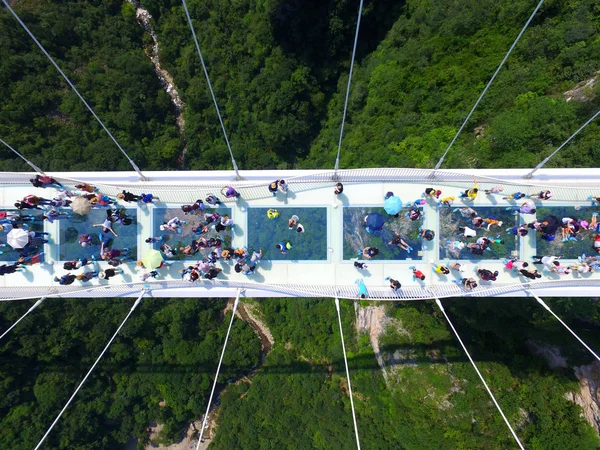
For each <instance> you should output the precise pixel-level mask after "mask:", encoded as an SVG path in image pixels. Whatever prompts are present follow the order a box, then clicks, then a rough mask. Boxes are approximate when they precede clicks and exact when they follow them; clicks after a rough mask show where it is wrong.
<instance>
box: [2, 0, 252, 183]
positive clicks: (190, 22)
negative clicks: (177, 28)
mask: <svg viewBox="0 0 600 450" xmlns="http://www.w3.org/2000/svg"><path fill="white" fill-rule="evenodd" d="M3 1H4V0H3ZM181 1H182V3H183V9H184V10H185V16H186V17H187V21H188V24H189V26H190V30H191V31H192V36H193V38H194V44H196V50H198V56H200V62H201V63H202V69H203V70H204V76H205V77H206V82H207V83H208V89H209V90H210V95H211V97H212V100H213V103H214V104H215V109H216V110H217V116H219V123H220V124H221V130H223V136H224V137H225V143H226V144H227V148H228V149H229V156H231V164H233V170H235V175H236V176H237V177H238V178H241V177H240V174H239V172H238V166H237V164H236V162H235V158H234V157H233V150H231V145H230V144H229V138H228V137H227V131H225V124H224V123H223V118H222V117H221V111H220V110H219V105H218V104H217V98H216V97H215V92H214V91H213V88H212V84H211V82H210V78H209V76H208V70H207V69H206V64H204V58H203V57H202V52H201V51H200V44H199V43H198V38H197V37H196V31H195V30H194V25H193V24H192V18H191V17H190V12H189V11H188V7H187V3H186V2H185V0H181Z"/></svg>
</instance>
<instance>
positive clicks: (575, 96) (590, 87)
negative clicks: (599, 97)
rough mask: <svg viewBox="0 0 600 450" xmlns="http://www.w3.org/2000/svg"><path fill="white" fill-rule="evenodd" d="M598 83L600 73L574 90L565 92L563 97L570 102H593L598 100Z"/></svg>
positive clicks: (599, 81)
mask: <svg viewBox="0 0 600 450" xmlns="http://www.w3.org/2000/svg"><path fill="white" fill-rule="evenodd" d="M598 83H600V71H598V72H596V76H594V77H592V78H590V79H589V80H585V81H582V82H581V83H579V84H578V85H577V86H575V88H574V89H571V90H570V91H567V92H565V93H564V94H563V95H564V97H565V99H566V100H567V101H568V102H570V101H572V100H575V101H577V102H591V101H592V100H594V99H595V98H596V92H597V90H598Z"/></svg>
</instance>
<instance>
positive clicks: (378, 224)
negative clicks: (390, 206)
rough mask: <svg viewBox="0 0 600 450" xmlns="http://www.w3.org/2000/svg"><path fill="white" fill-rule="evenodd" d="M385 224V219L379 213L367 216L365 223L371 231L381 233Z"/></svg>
mask: <svg viewBox="0 0 600 450" xmlns="http://www.w3.org/2000/svg"><path fill="white" fill-rule="evenodd" d="M384 223H385V219H384V218H383V216H382V215H381V214H379V213H376V212H372V213H370V214H369V215H368V216H367V220H366V221H365V225H366V226H367V228H369V229H370V230H371V231H381V229H382V228H383V224H384Z"/></svg>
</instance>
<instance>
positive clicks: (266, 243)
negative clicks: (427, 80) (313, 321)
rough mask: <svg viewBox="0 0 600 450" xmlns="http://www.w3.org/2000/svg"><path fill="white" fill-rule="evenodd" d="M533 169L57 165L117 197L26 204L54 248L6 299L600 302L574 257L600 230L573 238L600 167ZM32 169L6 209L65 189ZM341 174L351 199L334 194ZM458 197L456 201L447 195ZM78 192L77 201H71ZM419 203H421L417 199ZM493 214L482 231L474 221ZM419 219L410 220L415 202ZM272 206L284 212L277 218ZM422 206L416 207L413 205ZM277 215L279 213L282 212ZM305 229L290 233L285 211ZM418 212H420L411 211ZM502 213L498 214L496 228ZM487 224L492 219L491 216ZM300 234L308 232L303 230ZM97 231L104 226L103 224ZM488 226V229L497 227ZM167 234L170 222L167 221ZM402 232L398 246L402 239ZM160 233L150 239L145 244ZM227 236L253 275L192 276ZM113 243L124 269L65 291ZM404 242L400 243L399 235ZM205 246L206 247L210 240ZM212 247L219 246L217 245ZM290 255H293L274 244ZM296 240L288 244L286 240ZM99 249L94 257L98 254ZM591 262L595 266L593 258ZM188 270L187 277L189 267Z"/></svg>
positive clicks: (8, 286)
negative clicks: (87, 203) (127, 197)
mask: <svg viewBox="0 0 600 450" xmlns="http://www.w3.org/2000/svg"><path fill="white" fill-rule="evenodd" d="M526 172H527V171H525V170H517V169H515V170H512V169H511V170H482V171H475V172H473V171H468V170H452V171H447V170H445V171H436V172H435V173H434V172H433V171H429V170H418V169H355V170H343V171H338V172H335V173H334V172H331V171H277V172H276V171H248V172H243V173H242V174H241V175H242V177H243V179H241V180H235V179H234V176H232V173H231V172H226V171H223V172H219V171H216V172H154V173H152V172H149V173H148V175H147V176H148V178H149V180H147V181H138V178H137V174H135V173H134V172H131V173H129V172H118V173H115V172H107V173H54V174H50V175H52V176H53V177H54V178H55V179H57V180H58V181H60V182H61V183H62V184H63V185H64V186H65V188H66V189H67V190H68V191H69V192H71V193H73V194H75V195H77V194H78V193H79V194H81V191H79V190H78V189H76V188H75V185H76V184H78V183H81V182H85V183H89V184H91V185H93V186H96V187H97V188H98V190H97V192H99V193H101V194H105V195H106V196H108V197H109V198H110V199H111V200H114V201H116V203H115V204H112V205H109V206H104V207H94V208H93V209H92V210H91V212H89V213H88V214H83V215H80V214H74V213H73V212H72V210H71V208H60V207H51V206H41V208H42V209H41V210H37V209H28V210H27V209H26V210H23V211H21V214H23V215H27V214H30V215H32V216H34V219H33V220H31V221H27V222H25V223H26V224H27V227H28V231H38V232H45V233H48V235H47V236H42V237H45V238H46V239H47V240H48V241H49V242H47V243H44V244H43V248H41V247H40V251H43V255H42V262H41V263H39V264H34V265H28V266H26V267H27V270H25V271H20V272H16V273H13V274H7V275H5V276H2V277H0V299H5V300H7V299H15V298H39V297H41V296H70V297H83V296H88V297H101V296H106V297H116V296H132V295H137V294H138V293H139V291H140V289H147V290H149V294H148V295H152V296H164V297H177V296H181V297H184V296H185V297H190V296H200V297H221V296H235V291H236V290H237V289H240V288H241V289H243V295H245V296H254V297H260V296H302V297H312V296H314V297H336V296H337V297H339V298H356V297H357V294H358V293H359V289H360V288H361V286H362V285H364V288H362V289H363V292H364V290H366V292H367V298H369V299H381V300H418V299H426V298H436V297H437V298H441V297H450V296H502V295H510V296H515V295H529V291H530V290H532V289H535V290H536V291H537V293H538V294H539V295H544V296H592V295H596V294H597V292H598V290H597V289H598V287H599V286H600V271H598V272H586V273H581V272H580V271H578V270H577V264H578V261H579V260H578V257H581V256H582V254H585V255H586V256H593V255H594V254H595V255H596V256H598V255H599V254H598V252H594V249H593V243H594V239H595V237H596V235H597V230H596V231H594V230H584V229H581V230H578V231H577V232H576V233H572V234H571V238H567V239H566V240H563V235H562V220H563V218H574V219H576V220H577V219H579V221H580V223H581V222H582V223H584V224H585V223H586V222H587V224H588V226H589V224H591V223H593V216H594V213H596V212H600V207H598V206H595V205H593V204H592V202H591V201H590V200H589V199H588V197H590V196H600V173H599V172H598V170H597V169H546V170H542V171H540V172H539V173H538V174H536V177H535V178H534V179H530V180H528V179H524V178H523V175H524V174H525V173H526ZM34 176H35V174H26V173H3V174H2V176H1V183H0V184H1V190H0V202H1V209H2V210H3V211H7V212H15V206H14V203H15V202H16V201H18V200H20V199H22V198H24V197H25V196H27V195H30V194H33V195H35V196H38V197H43V198H45V199H53V198H55V197H57V195H59V192H58V190H57V189H55V188H54V187H48V188H44V189H42V188H34V187H33V186H32V185H31V183H30V182H29V179H30V178H33V177H34ZM474 176H475V180H476V183H477V184H478V189H479V193H478V195H477V197H476V198H475V199H474V200H473V201H470V200H468V199H462V198H460V195H461V193H462V192H464V191H465V190H467V189H471V188H473V186H474ZM276 179H285V180H286V182H287V184H288V185H289V188H288V192H287V193H284V192H282V191H279V192H277V193H276V195H273V194H272V193H271V192H269V189H268V185H269V183H270V182H272V181H274V180H276ZM338 181H340V182H342V183H343V185H344V190H343V193H342V194H340V195H336V194H334V187H335V185H336V183H337V182H338ZM226 185H227V186H232V187H234V188H235V189H236V190H237V191H238V192H239V193H240V197H239V198H237V199H235V198H233V199H227V198H225V197H224V196H223V195H222V194H221V193H220V191H221V188H223V187H224V186H226ZM499 185H501V186H502V187H503V191H502V192H501V193H499V194H489V195H486V193H485V191H486V190H491V189H492V188H493V187H495V186H499ZM427 188H434V189H435V190H440V191H442V192H441V195H439V198H438V199H436V198H434V197H423V193H424V192H425V190H426V189H427ZM123 190H126V191H128V192H132V193H134V194H136V195H139V194H142V193H152V194H153V195H154V197H155V200H154V201H153V202H152V203H148V204H145V203H143V202H129V203H128V202H124V201H121V200H116V196H117V194H119V193H120V192H122V191H123ZM542 190H550V191H551V192H552V196H551V198H550V199H548V200H540V199H537V198H535V195H537V194H538V193H539V192H541V191H542ZM388 192H391V193H393V194H394V196H396V197H399V198H400V200H401V202H402V209H401V210H399V211H398V213H397V214H394V215H392V214H388V212H386V210H385V209H384V199H385V197H386V195H387V193H388ZM517 192H522V193H525V194H531V195H532V200H533V201H534V205H535V208H536V212H535V214H523V213H521V212H520V211H517V210H518V208H519V207H520V206H521V205H522V204H523V202H525V201H526V200H527V199H521V200H510V199H506V198H504V197H506V196H510V195H511V194H514V193H517ZM209 194H214V195H215V196H217V197H218V198H219V199H220V200H221V202H222V203H221V204H219V205H217V206H212V207H211V205H208V204H205V206H206V209H205V210H204V211H195V212H194V213H191V214H187V215H186V214H184V212H183V211H182V209H181V206H182V205H184V204H192V203H194V202H195V201H196V200H197V199H203V200H204V199H205V198H206V197H207V196H208V195H209ZM448 197H454V200H453V202H452V204H451V205H450V206H448V205H447V204H444V203H442V200H444V199H447V198H448ZM71 200H72V198H71ZM415 202H417V205H415ZM121 208H124V209H125V210H124V214H126V215H127V217H129V218H130V219H131V223H130V224H128V225H125V224H119V223H114V224H113V225H112V226H113V230H114V232H115V233H116V234H117V236H113V235H112V234H111V233H110V232H109V233H103V231H102V230H103V229H102V227H101V226H97V225H99V224H102V223H103V222H104V221H105V220H106V217H107V209H112V210H115V209H121ZM466 208H472V209H473V210H474V211H475V212H476V214H475V216H474V217H481V218H482V219H484V220H485V219H488V222H486V223H484V225H483V226H482V227H481V228H477V226H475V225H474V224H473V217H470V216H469V213H470V211H467V210H466ZM51 209H55V210H56V211H58V212H61V213H64V215H65V217H61V218H59V219H57V220H54V221H52V222H49V221H48V220H43V218H42V215H43V214H45V213H46V212H48V211H49V210H51ZM411 209H412V210H416V211H418V213H420V214H419V217H418V218H416V219H415V220H411V218H409V217H408V216H409V212H410V210H411ZM269 210H275V211H276V213H274V212H273V211H271V212H270V211H269ZM214 213H218V214H219V215H220V216H221V217H223V216H228V217H230V218H231V219H232V220H233V226H231V227H227V229H226V230H222V231H220V232H217V231H216V230H215V229H214V225H215V222H213V223H211V224H210V225H209V226H208V227H207V229H206V230H204V231H205V232H202V227H203V224H204V223H205V222H206V220H207V217H208V216H210V215H211V214H214ZM413 214H414V212H413ZM274 215H276V217H273V216H274ZM369 215H371V216H372V217H374V218H376V219H377V220H380V221H381V224H376V227H377V229H376V230H375V233H372V232H371V231H373V230H372V229H371V228H366V227H365V223H364V221H365V217H367V216H369ZM293 216H297V217H296V218H294V219H295V220H297V223H296V224H295V225H294V226H292V227H291V228H290V227H289V223H288V221H289V219H291V218H293ZM548 216H554V217H556V218H557V219H558V221H559V222H560V223H559V224H558V227H557V229H556V231H555V233H554V236H555V239H554V240H551V241H548V240H545V239H542V234H541V233H539V232H536V231H535V230H532V229H530V230H529V231H530V232H528V234H527V235H526V236H523V237H521V236H518V235H515V234H514V233H513V229H516V228H518V227H520V226H522V225H527V224H529V223H533V222H535V221H536V220H538V221H543V220H544V218H546V217H548ZM175 217H177V218H179V219H180V220H181V221H182V223H181V225H180V226H179V227H177V228H179V230H177V229H176V230H175V231H169V230H165V229H161V225H163V224H164V223H168V222H169V220H171V219H173V218H175ZM413 218H414V217H413ZM496 221H497V222H496ZM490 222H491V223H490ZM298 223H299V224H301V226H302V227H301V228H302V229H303V232H298V229H297V224H298ZM95 225H96V226H95ZM488 225H489V229H488ZM464 226H468V227H469V228H471V229H472V230H474V231H473V232H474V233H475V236H474V237H472V236H467V237H464V236H461V228H460V227H464ZM163 228H164V227H163ZM9 230H10V226H5V227H4V230H2V231H1V232H0V243H1V244H6V245H4V246H3V247H2V248H0V250H1V251H2V254H0V264H7V263H8V264H10V262H14V261H15V260H17V259H18V258H19V251H18V250H13V249H12V247H11V246H10V245H7V240H8V232H9ZM421 230H431V231H433V232H434V234H435V237H434V238H433V239H432V240H430V241H429V240H425V239H423V238H421V237H420V236H419V234H420V232H421ZM81 235H89V245H86V246H85V247H83V246H81V245H80V239H79V238H80V236H81ZM396 236H400V237H402V239H403V243H404V244H402V245H400V246H399V245H396V244H397V242H395V237H396ZM151 237H152V238H159V239H160V240H159V241H158V242H154V243H148V242H146V240H147V239H148V238H151ZM217 237H218V238H219V239H220V240H221V241H222V245H221V248H222V249H226V248H231V249H240V248H246V249H247V250H248V252H249V253H250V254H252V253H253V252H258V251H262V253H263V257H262V259H261V260H260V262H258V263H257V264H256V269H255V271H254V273H252V274H247V275H245V274H244V273H243V272H240V273H238V272H236V271H235V260H232V261H233V262H232V261H225V260H224V259H220V260H218V261H217V262H216V263H215V267H217V268H219V269H222V272H220V273H219V275H218V276H217V277H216V278H214V279H211V280H208V279H204V278H200V279H198V280H197V281H195V282H190V281H187V280H186V279H182V271H184V269H185V268H186V267H188V266H189V265H190V264H195V263H196V262H198V261H201V260H202V259H203V258H204V259H206V258H208V257H210V255H211V252H212V251H214V248H213V247H208V248H200V250H199V251H198V252H197V253H195V254H191V255H186V253H190V251H189V250H190V249H189V247H188V246H189V245H190V244H191V243H192V241H194V240H198V239H200V240H202V239H205V240H206V241H210V240H211V238H212V239H215V238H217ZM482 237H487V238H488V239H489V240H490V241H491V244H490V245H489V246H488V247H487V248H486V250H484V251H483V253H482V254H479V253H478V252H473V251H472V250H471V249H470V248H469V246H471V247H472V245H470V244H474V243H476V242H477V240H478V239H480V238H482ZM103 241H104V244H105V247H106V248H107V249H108V248H112V249H118V250H121V251H122V255H121V257H126V259H125V260H124V261H123V263H122V264H121V265H119V268H121V269H122V270H123V273H122V274H117V275H115V276H114V277H112V278H110V279H109V280H107V279H100V278H97V277H95V278H92V279H91V280H90V281H83V280H75V281H74V282H73V283H72V284H70V285H68V286H67V285H60V284H59V282H57V281H55V280H56V278H60V277H61V276H63V275H65V274H67V273H72V274H74V275H78V274H82V273H85V272H100V271H104V270H106V269H109V268H111V266H110V265H108V263H107V262H105V261H103V260H102V259H101V255H100V249H101V247H102V242H103ZM396 241H397V239H396ZM203 242H204V241H203ZM209 243H210V242H209ZM164 244H166V245H168V246H169V247H170V248H172V249H175V250H176V253H175V254H170V253H169V252H167V253H166V254H164V253H163V258H164V261H165V264H164V266H163V267H161V268H158V269H156V271H157V272H158V276H157V277H156V278H147V279H145V280H144V279H143V278H144V277H143V274H144V273H147V272H149V269H148V268H143V267H140V266H139V265H138V264H136V261H143V260H144V258H145V257H146V256H147V254H148V253H149V252H151V251H152V250H158V249H159V248H160V247H161V246H162V245H164ZM278 244H283V245H284V246H289V247H290V248H289V249H286V250H284V251H283V252H282V251H280V250H279V249H277V248H276V245H278ZM288 244H289V245H288ZM368 247H371V248H377V249H378V250H379V254H377V255H376V256H374V257H372V258H371V259H367V258H366V257H364V256H362V255H361V253H362V251H363V249H365V248H368ZM535 255H539V256H550V255H554V256H560V257H561V258H560V261H561V264H562V265H563V266H568V265H571V266H574V267H572V270H571V271H570V273H568V274H564V273H563V274H560V273H557V272H555V271H547V270H546V271H544V270H542V269H543V267H544V266H541V265H536V266H534V265H533V264H532V261H533V259H532V258H533V257H534V256H535ZM92 256H93V257H94V258H96V261H95V262H94V261H93V260H92ZM77 258H87V259H89V260H90V263H89V264H88V265H87V266H85V267H83V268H80V269H77V270H70V271H69V270H65V269H64V268H63V265H64V262H66V261H71V260H74V259H77ZM511 258H513V259H518V260H523V261H527V262H528V263H529V265H530V268H537V269H538V271H539V273H540V274H542V277H541V278H538V279H535V280H531V279H529V278H525V277H524V276H522V275H521V274H520V273H519V272H517V271H515V270H508V269H506V267H505V262H506V260H508V259H511ZM355 261H358V262H361V263H365V264H366V265H367V268H366V269H363V270H360V269H358V268H357V267H355V264H354V263H355ZM454 262H458V263H459V264H460V265H461V269H462V270H461V271H458V270H450V273H448V274H440V273H437V272H436V271H435V270H434V269H435V267H436V265H438V264H441V265H445V266H449V265H451V263H454ZM592 263H593V261H592ZM413 269H416V270H418V271H420V272H422V273H423V274H424V275H425V279H424V280H419V279H415V278H414V277H413ZM478 269H487V270H490V271H491V272H496V271H497V272H498V275H497V279H496V280H495V281H484V280H481V279H480V277H479V276H478V274H477V270H478ZM184 272H185V271H184ZM389 278H391V279H394V280H398V281H399V282H400V283H401V285H402V287H401V288H400V289H397V290H392V289H391V288H390V281H389ZM462 278H473V279H475V280H476V281H477V283H478V287H477V288H475V289H473V290H470V291H466V290H465V289H464V288H463V286H462V285H461V283H460V279H462Z"/></svg>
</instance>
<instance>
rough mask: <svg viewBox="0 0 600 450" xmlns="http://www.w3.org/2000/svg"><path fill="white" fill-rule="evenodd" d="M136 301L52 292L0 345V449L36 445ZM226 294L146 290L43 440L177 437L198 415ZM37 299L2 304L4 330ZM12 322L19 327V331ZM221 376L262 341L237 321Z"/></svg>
mask: <svg viewBox="0 0 600 450" xmlns="http://www.w3.org/2000/svg"><path fill="white" fill-rule="evenodd" d="M132 302H133V300H132V301H127V300H124V299H118V300H114V301H111V300H106V299H95V300H89V299H87V300H46V301H45V302H44V303H43V304H42V305H41V306H39V307H38V309H37V310H36V311H35V314H34V315H32V316H30V317H28V318H27V319H25V320H24V321H23V322H21V324H19V329H18V331H17V332H16V333H13V334H11V336H10V338H7V339H4V340H3V341H2V343H1V344H0V380H1V381H2V382H1V384H0V390H1V395H0V398H1V400H0V429H1V430H2V432H0V448H6V449H9V448H10V449H32V448H33V447H35V445H36V444H37V442H38V441H39V440H40V439H41V437H42V436H43V435H44V432H45V431H46V429H47V427H48V426H49V425H50V423H51V422H52V420H53V418H54V417H55V416H56V415H57V414H58V412H59V411H60V410H61V409H62V407H63V405H64V404H65V402H66V401H67V399H68V398H69V396H70V395H71V393H72V392H73V390H74V389H75V387H76V386H77V384H78V383H79V382H80V381H81V379H82V378H83V376H84V375H85V373H86V372H87V371H88V370H89V368H90V367H91V365H92V364H93V362H94V360H95V359H96V358H97V357H98V355H99V354H100V352H101V351H102V349H103V347H104V346H105V345H106V343H107V342H108V339H109V338H110V336H111V335H112V334H113V333H114V332H115V331H116V329H117V327H118V325H119V324H120V323H121V322H122V320H123V319H124V318H125V316H126V314H127V312H128V311H129V308H130V307H131V304H132ZM226 303H227V301H226V300H206V301H198V300H197V299H174V300H165V299H145V300H143V301H142V303H141V304H140V305H139V306H138V308H137V309H136V311H134V313H133V314H132V315H131V317H130V319H129V320H128V321H127V323H126V325H125V326H124V327H123V329H122V330H121V333H120V334H119V337H117V339H116V340H115V341H114V342H113V344H112V345H111V347H110V349H109V351H108V352H107V353H106V354H105V356H104V358H103V359H102V360H101V362H100V363H99V365H98V366H97V367H96V369H95V371H94V372H93V373H92V375H91V376H90V378H89V379H88V380H87V382H86V383H85V385H84V388H83V389H82V390H81V391H80V392H79V394H78V396H77V398H76V401H75V402H74V403H73V404H72V405H71V406H70V407H69V409H68V410H67V411H66V412H65V414H64V415H63V417H62V419H61V420H60V421H59V422H58V424H57V426H56V428H55V430H54V431H53V433H52V434H51V435H50V436H49V437H48V440H47V441H46V442H47V443H46V444H45V446H44V448H48V449H50V448H61V449H84V448H88V449H92V448H93V449H111V450H112V449H115V448H120V447H122V446H123V445H124V444H125V443H126V442H127V441H129V440H130V439H131V438H132V437H134V436H137V437H138V438H139V439H140V442H145V441H146V440H147V438H148V433H147V429H148V426H149V425H150V424H151V422H153V421H156V422H158V423H161V424H164V425H165V427H164V428H163V430H162V432H161V434H160V436H159V441H163V442H171V441H173V440H177V439H178V437H179V434H180V432H181V430H182V429H183V428H184V427H187V425H188V424H189V422H192V421H195V420H197V419H198V417H200V416H201V415H202V414H203V413H204V411H205V408H206V402H207V399H208V394H209V393H210V389H211V386H212V380H213V378H214V373H215V371H216V366H217V362H218V359H219V354H220V351H221V348H222V345H223V340H224V338H225V333H226V331H227V326H228V323H229V318H230V317H231V316H230V315H227V317H223V314H222V311H223V308H224V306H225V304H226ZM30 306H31V305H30V303H29V302H24V303H22V304H15V303H11V304H9V303H2V304H1V305H0V317H1V318H0V329H2V330H5V329H6V328H7V327H8V325H9V324H11V323H13V322H14V321H16V320H17V319H18V318H19V317H20V316H21V315H22V314H23V313H24V312H25V311H26V310H27V308H29V307H30ZM15 331H16V330H15ZM229 339H230V340H229V345H230V347H229V351H228V352H227V353H226V354H225V358H224V361H223V366H222V367H221V373H220V381H221V382H225V381H226V380H229V379H232V378H233V379H236V378H238V377H240V376H241V375H244V374H246V373H248V372H249V371H250V368H251V367H253V366H255V365H256V364H257V363H258V358H259V353H260V341H259V340H258V338H257V337H256V335H255V334H254V332H253V330H252V328H250V326H249V325H248V324H246V323H245V322H242V321H236V322H234V326H233V329H232V331H231V336H230V338H229Z"/></svg>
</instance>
